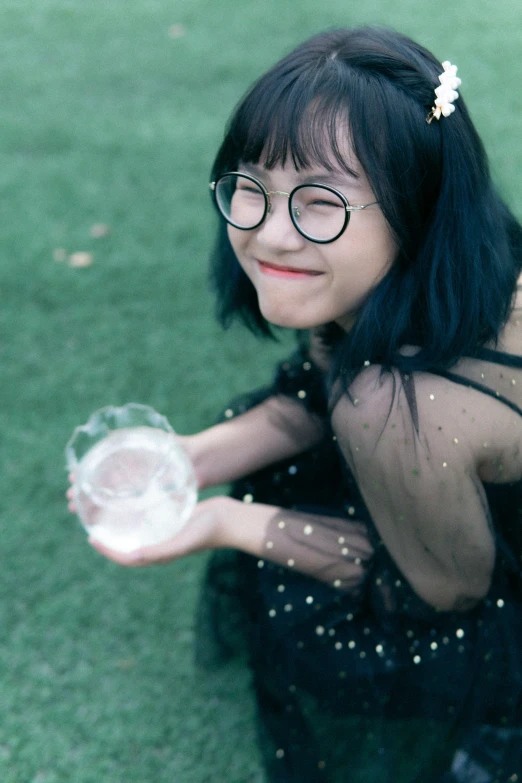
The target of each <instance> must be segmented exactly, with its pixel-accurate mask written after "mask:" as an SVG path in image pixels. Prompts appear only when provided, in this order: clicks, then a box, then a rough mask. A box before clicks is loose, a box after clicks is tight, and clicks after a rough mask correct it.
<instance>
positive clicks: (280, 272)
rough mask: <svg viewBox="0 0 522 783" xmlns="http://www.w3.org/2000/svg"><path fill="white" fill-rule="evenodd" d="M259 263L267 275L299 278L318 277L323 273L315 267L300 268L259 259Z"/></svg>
mask: <svg viewBox="0 0 522 783" xmlns="http://www.w3.org/2000/svg"><path fill="white" fill-rule="evenodd" d="M257 263H258V264H259V267H260V269H261V272H263V274H266V275H273V276H275V277H286V278H293V279H295V278H298V277H317V276H318V275H322V274H323V273H322V272H317V271H316V270H314V269H298V268H297V267H293V266H282V265H281V264H272V263H271V262H270V261H262V260H261V259H259V258H258V259H257Z"/></svg>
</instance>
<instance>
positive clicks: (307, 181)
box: [240, 162, 361, 187]
mask: <svg viewBox="0 0 522 783" xmlns="http://www.w3.org/2000/svg"><path fill="white" fill-rule="evenodd" d="M240 167H241V168H242V169H244V170H245V171H246V173H247V174H251V175H252V176H254V177H261V176H262V175H263V174H264V173H265V171H266V169H263V168H262V167H261V166H256V165H255V164H252V163H242V162H240ZM267 173H268V174H270V171H268V172H267ZM344 174H347V175H348V176H350V177H353V179H355V180H360V179H361V175H360V174H358V173H357V172H356V171H354V170H353V169H349V168H348V167H346V172H344V171H343V172H339V173H337V172H321V173H317V174H311V175H310V176H308V177H305V178H304V179H302V180H300V183H299V184H300V185H311V184H313V183H315V182H317V183H318V184H324V185H333V186H337V187H339V186H340V187H343V186H346V185H347V184H348V183H347V182H346V180H345V179H344V176H343V175H344Z"/></svg>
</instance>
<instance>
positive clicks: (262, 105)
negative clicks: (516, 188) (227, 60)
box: [211, 27, 522, 386]
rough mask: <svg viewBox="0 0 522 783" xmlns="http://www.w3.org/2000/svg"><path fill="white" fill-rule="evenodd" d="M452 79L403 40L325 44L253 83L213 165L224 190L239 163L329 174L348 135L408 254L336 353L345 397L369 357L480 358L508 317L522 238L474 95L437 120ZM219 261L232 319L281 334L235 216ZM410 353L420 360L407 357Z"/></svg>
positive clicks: (341, 37) (343, 36) (377, 36)
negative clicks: (265, 308)
mask: <svg viewBox="0 0 522 783" xmlns="http://www.w3.org/2000/svg"><path fill="white" fill-rule="evenodd" d="M441 72H442V67H441V64H440V63H439V62H438V60H437V59H436V58H435V57H434V56H433V55H432V54H430V52H428V51H427V50H426V49H424V48H423V47H422V46H419V45H418V44H416V43H415V42H414V41H412V40H410V39H409V38H406V37H405V36H403V35H400V34H398V33H396V32H394V31H392V30H388V29H384V28H375V27H362V28H354V29H338V30H330V31H327V32H324V33H320V34H319V35H316V36H314V37H313V38H310V39H309V40H307V41H305V42H304V43H303V44H301V45H300V46H298V47H297V48H296V49H295V50H294V51H293V52H291V53H290V54H289V55H287V56H286V57H284V58H283V59H282V60H281V61H280V62H278V63H277V64H276V65H275V66H274V67H273V68H271V69H270V70H269V71H268V72H267V73H266V74H264V75H263V76H262V77H261V78H260V79H259V80H258V81H257V82H256V83H255V84H254V85H253V87H252V88H251V89H250V90H249V92H248V93H247V94H246V95H245V97H244V98H243V99H242V100H241V102H240V103H239V105H238V106H237V107H236V109H235V111H234V113H233V115H232V118H231V120H230V122H229V125H228V128H227V131H226V134H225V138H224V141H223V143H222V145H221V148H220V149H219V151H218V154H217V157H216V160H215V162H214V166H213V169H212V179H213V180H215V179H217V177H218V176H219V175H220V174H223V173H224V172H225V171H231V170H236V169H237V167H238V165H239V164H240V162H243V163H258V162H260V161H261V162H262V165H263V166H265V167H266V168H267V169H271V168H273V167H274V166H276V165H278V164H280V165H285V164H286V163H288V164H289V165H290V164H292V165H293V166H295V167H296V169H298V170H299V169H302V168H305V167H309V166H312V165H314V164H315V165H317V164H318V165H320V166H322V167H325V168H331V161H332V158H333V160H335V161H336V163H337V164H338V165H339V166H341V167H343V168H346V163H345V162H344V160H343V156H342V153H341V150H340V149H339V145H338V138H339V137H338V130H339V127H346V128H347V133H348V135H349V140H350V141H351V144H352V147H353V149H354V152H355V155H356V157H357V159H358V160H359V162H360V164H361V166H362V167H363V169H364V171H365V173H366V175H367V177H368V179H369V182H370V184H371V185H372V188H373V191H374V193H375V197H376V199H378V200H379V203H380V206H381V209H382V211H383V214H384V216H385V218H386V220H387V221H388V224H389V225H390V227H391V230H392V232H393V234H394V236H395V239H396V242H397V245H398V248H399V250H398V257H397V260H396V262H395V263H394V264H393V265H392V267H391V268H390V270H389V271H388V273H387V274H386V276H385V277H384V278H383V279H382V280H381V281H380V282H379V283H378V284H377V286H376V287H375V288H374V289H373V290H372V291H371V292H370V294H369V295H368V297H367V299H366V301H365V303H364V304H363V306H362V307H361V309H360V311H359V313H358V316H357V319H356V322H355V325H354V327H353V328H352V330H351V331H350V332H349V333H348V334H346V335H345V336H344V337H343V339H342V340H341V341H340V344H339V345H338V349H337V353H336V355H337V361H336V368H337V373H339V372H340V373H341V375H342V377H343V379H344V382H345V385H346V386H347V385H348V383H349V382H350V380H351V379H353V378H354V377H355V375H356V374H357V372H359V370H360V369H362V367H363V364H364V362H365V361H367V360H369V361H371V362H372V363H379V364H381V365H382V366H383V367H397V368H398V369H400V370H401V371H404V372H409V371H413V370H429V369H431V368H433V369H434V368H447V367H449V366H451V365H452V364H454V363H455V361H456V360H457V359H458V358H459V357H461V356H475V355H478V354H479V353H480V348H481V347H482V346H484V345H485V344H486V343H492V344H495V342H496V340H497V339H498V335H499V332H500V330H501V328H502V326H503V325H504V323H505V322H506V320H507V317H508V315H509V311H510V308H511V304H512V298H513V293H514V290H515V287H516V281H517V277H518V275H519V273H520V270H521V266H522V228H521V227H520V225H519V224H518V222H517V221H516V219H515V218H514V217H513V215H512V214H511V213H510V212H509V210H508V209H507V207H506V206H505V205H504V203H503V202H502V200H501V199H500V197H499V196H498V195H497V193H496V191H495V189H494V187H493V184H492V181H491V178H490V175H489V167H488V162H487V157H486V154H485V152H484V149H483V146H482V143H481V141H480V138H479V136H478V134H477V132H476V130H475V128H474V126H473V123H472V122H471V119H470V117H469V114H468V111H467V109H466V106H465V103H464V101H463V99H462V97H460V98H459V99H458V100H457V101H456V102H455V112H454V113H453V114H452V115H451V116H450V117H448V118H444V117H443V118H441V120H440V121H437V120H434V121H433V122H432V123H431V124H428V123H427V122H426V117H427V115H428V113H429V111H430V109H431V107H432V105H433V103H434V89H435V87H437V86H438V85H439V81H438V75H439V74H440V73H441ZM325 138H326V139H327V143H326V144H325ZM347 230H348V231H349V230H350V228H349V227H348V229H347ZM211 261H212V264H211V279H212V283H213V286H214V288H215V290H216V293H217V300H218V318H219V320H220V322H221V323H222V324H223V325H224V326H228V325H229V324H230V323H231V321H232V320H233V319H234V317H236V316H239V317H240V318H241V319H242V320H243V321H244V322H245V323H246V324H247V326H248V327H249V328H250V329H251V330H252V331H254V332H255V333H258V334H261V335H266V336H270V335H272V332H271V329H270V326H269V325H268V323H267V322H266V320H265V319H264V318H263V316H262V314H261V313H260V310H259V307H258V303H257V296H256V292H255V289H254V287H253V285H252V284H251V282H250V281H249V279H248V278H247V276H246V275H245V273H244V272H243V270H242V269H241V267H240V265H239V263H238V261H237V259H236V257H235V255H234V252H233V250H232V247H231V245H230V242H229V240H228V236H227V231H226V224H225V222H224V220H223V219H221V221H220V226H219V231H218V237H217V241H216V245H215V248H214V252H213V256H212V260H211ZM405 344H410V345H415V346H419V347H420V350H419V351H418V352H417V353H416V354H415V355H414V356H411V355H410V356H405V355H404V354H403V353H402V352H401V350H400V349H401V347H402V346H404V345H405Z"/></svg>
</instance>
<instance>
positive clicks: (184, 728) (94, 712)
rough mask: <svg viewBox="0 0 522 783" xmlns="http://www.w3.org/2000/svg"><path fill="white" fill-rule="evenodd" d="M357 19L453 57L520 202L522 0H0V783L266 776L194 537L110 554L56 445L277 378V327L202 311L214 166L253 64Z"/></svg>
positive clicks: (184, 426) (242, 780)
mask: <svg viewBox="0 0 522 783" xmlns="http://www.w3.org/2000/svg"><path fill="white" fill-rule="evenodd" d="M361 22H369V23H383V24H389V25H392V26H394V27H395V28H397V29H399V30H401V31H403V32H406V33H407V34H410V35H412V36H413V37H415V38H417V39H418V40H420V42H422V43H424V44H426V45H427V46H428V47H430V48H432V49H433V50H434V51H435V53H436V54H437V55H438V56H439V57H440V58H441V59H450V60H451V61H452V62H456V63H457V64H458V66H459V75H460V76H462V79H463V86H462V92H463V94H465V95H466V97H467V100H468V103H469V106H470V109H471V112H472V114H473V116H474V117H475V119H476V122H477V125H478V127H479V129H480V131H481V132H482V134H483V136H484V139H485V141H486V146H487V147H488V149H489V152H490V156H491V159H492V163H493V168H494V172H495V175H496V178H497V181H498V182H499V185H500V187H501V190H502V191H503V192H504V193H505V194H506V195H507V197H508V199H509V200H510V202H511V203H512V205H513V206H514V208H515V211H516V212H517V214H518V215H519V216H520V215H521V214H522V191H521V189H520V177H519V172H520V170H521V163H522V145H521V143H520V138H521V133H520V111H521V108H522V105H521V103H522V101H521V97H520V95H521V93H520V87H519V85H520V83H521V82H522V66H521V61H520V57H519V55H520V30H521V29H522V6H521V5H520V4H519V3H518V2H514V1H513V0H497V2H495V3H491V2H486V0H463V1H462V2H460V3H459V4H455V3H449V2H439V3H437V4H425V3H422V2H420V1H419V0H368V1H367V2H365V3H355V2H353V1H352V2H347V1H346V0H323V2H321V3H320V4H318V3H317V2H316V0H300V2H299V3H296V2H295V0H265V1H264V2H262V3H259V2H250V0H244V1H243V2H237V0H235V2H233V1H232V0H219V1H216V0H178V2H176V3H173V2H168V0H105V2H103V3H102V2H97V0H91V2H87V1H86V0H1V1H0V192H1V198H0V295H1V307H0V373H1V375H0V378H1V381H0V467H1V469H0V526H1V537H0V553H1V555H0V557H1V561H0V566H1V567H0V671H1V675H2V676H1V690H0V704H1V712H0V783H119V782H120V781H121V782H122V783H123V781H125V783H167V781H168V782H169V783H173V782H174V781H175V782H176V783H205V782H206V781H209V783H210V782H212V783H215V782H216V781H217V782H218V783H219V782H220V781H231V782H232V783H247V782H250V783H260V781H262V779H263V778H262V774H261V772H260V766H259V762H258V757H257V753H256V749H255V740H254V726H253V705H252V699H251V695H250V691H249V688H248V677H247V674H246V672H245V671H244V669H243V668H242V667H239V666H236V665H235V664H231V665H230V666H228V668H225V669H224V670H222V671H220V672H214V673H213V674H212V675H204V676H203V675H202V674H201V672H199V671H197V670H196V669H195V667H194V664H193V659H192V642H193V636H194V616H195V615H194V609H195V605H196V599H197V593H198V587H199V583H200V579H201V575H202V571H203V568H204V564H205V559H206V556H205V555H200V556H196V557H192V558H189V559H186V560H184V561H181V562H177V563H173V564H170V565H168V566H165V567H158V568H151V569H149V570H140V571H135V570H131V571H126V570H124V569H120V568H118V567H117V566H115V565H114V564H112V563H109V562H106V561H104V560H103V559H101V558H100V557H99V556H98V555H97V554H96V553H95V552H93V551H91V549H90V548H89V547H88V546H87V545H86V543H85V537H84V534H83V532H82V530H81V528H80V526H79V524H78V523H77V521H76V520H75V519H74V518H73V517H71V516H70V515H69V514H68V512H67V510H66V504H65V500H64V491H65V488H66V475H65V471H64V460H63V448H64V445H65V442H66V440H67V438H68V436H69V434H70V432H71V430H72V429H73V427H74V426H75V425H77V424H80V423H83V422H84V421H85V420H86V418H87V417H88V415H89V414H90V413H91V412H92V411H93V410H95V409H96V408H99V407H101V406H104V405H107V404H121V403H124V402H127V401H130V400H134V401H138V402H143V403H147V404H149V405H153V406H154V407H155V408H157V409H158V410H160V411H161V412H162V413H164V414H165V415H167V416H168V417H169V419H170V420H171V422H172V424H173V426H174V427H175V428H176V429H178V430H179V431H180V432H191V431H195V430H196V429H198V428H201V427H204V426H206V425H208V424H210V423H211V422H212V421H213V419H214V417H215V416H216V414H217V412H218V411H219V410H220V408H221V407H222V406H223V405H224V404H225V403H226V401H227V399H228V398H229V397H230V396H231V395H233V394H235V393H237V392H239V391H243V390H246V389H248V388H251V387H254V386H256V385H259V384H260V383H264V382H265V381H267V380H268V379H269V377H270V373H271V369H270V368H271V364H272V362H273V360H274V359H275V357H278V356H280V355H282V354H283V353H284V352H285V350H287V349H286V347H285V345H271V344H264V345H262V346H259V345H258V343H257V342H256V341H255V340H254V338H252V337H249V336H248V335H247V334H246V333H245V331H244V330H242V329H240V328H239V327H238V328H234V329H233V330H232V331H231V332H229V333H227V334H225V335H223V334H222V333H221V332H220V331H219V330H218V328H217V326H216V325H215V323H214V318H213V303H212V298H211V295H210V293H209V291H208V286H207V282H206V264H207V256H208V252H209V248H210V244H211V237H212V234H213V230H214V225H215V224H214V217H213V215H212V212H211V209H210V206H209V197H208V192H207V182H208V172H209V168H210V165H211V162H212V158H213V154H214V152H215V150H216V148H217V145H218V144H219V141H220V138H221V135H222V129H223V125H224V122H225V120H226V118H227V116H228V114H229V111H230V110H231V109H232V107H233V105H234V104H235V103H236V101H237V100H238V98H239V97H240V95H241V94H242V93H243V91H244V90H245V89H246V87H247V86H248V84H249V83H250V82H251V81H252V80H253V79H254V78H255V77H256V76H257V75H259V74H260V73H261V72H262V71H263V70H264V69H265V68H266V67H267V66H268V65H270V64H271V63H272V62H273V61H275V60H276V59H277V58H278V57H279V56H280V55H282V54H283V53H284V52H286V51H288V50H289V49H290V48H291V47H292V46H294V45H295V44H296V43H298V42H299V41H300V40H302V39H303V38H305V37H306V36H308V35H310V34H312V33H313V32H316V31H318V30H320V29H324V28H326V27H330V26H336V25H351V24H356V23H361ZM98 224H103V225H104V226H107V227H108V232H103V231H101V232H100V231H98V232H97V233H102V234H103V233H104V235H103V236H93V226H95V225H98ZM94 233H96V230H95V231H94ZM80 251H81V252H84V253H89V254H91V255H90V257H88V258H87V260H88V261H91V260H92V263H90V264H89V265H87V266H84V267H74V266H71V264H70V257H71V255H72V254H73V253H75V252H80Z"/></svg>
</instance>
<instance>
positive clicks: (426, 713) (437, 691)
mask: <svg viewBox="0 0 522 783" xmlns="http://www.w3.org/2000/svg"><path fill="white" fill-rule="evenodd" d="M519 315H520V318H521V320H520V322H519V320H518V316H519ZM521 354H522V314H521V313H520V311H519V310H514V312H513V315H512V318H511V320H510V322H509V323H508V325H507V327H506V330H505V333H504V335H503V339H502V342H501V343H500V344H499V350H496V351H492V350H486V349H484V351H483V352H482V353H481V355H480V358H474V359H462V360H461V361H460V362H459V363H458V365H457V366H455V367H454V368H453V369H452V371H451V372H440V373H418V374H414V375H413V376H411V377H407V376H401V375H400V374H399V373H398V372H396V371H394V370H387V371H383V369H382V368H381V367H376V366H371V365H370V366H368V367H365V368H364V369H363V371H362V372H361V374H360V375H359V376H358V378H357V379H356V381H355V383H354V385H353V387H352V389H351V399H349V398H348V397H347V396H346V395H342V396H340V397H339V399H338V401H337V402H336V404H335V405H334V406H333V410H330V412H329V413H327V406H326V400H325V394H324V391H323V384H324V374H323V370H322V368H321V367H320V366H318V364H319V365H320V364H321V362H319V363H318V364H316V363H314V359H313V351H312V352H308V353H307V352H306V351H304V350H301V351H299V352H298V353H297V354H296V355H294V356H293V357H292V359H291V360H289V361H288V362H285V363H284V364H283V365H282V366H281V367H280V368H279V369H278V372H277V376H276V380H275V383H274V385H273V386H272V387H271V388H270V389H267V390H264V391H261V392H258V393H255V394H253V395H251V396H250V397H248V398H245V399H242V400H237V401H236V402H235V403H234V404H233V405H232V406H230V408H229V409H227V412H226V415H227V417H230V416H232V415H239V414H241V412H243V411H244V410H246V409H247V408H248V407H251V406H252V405H256V404H258V403H259V402H260V401H261V400H262V399H264V398H265V397H266V396H267V395H269V394H285V395H289V396H292V397H294V398H295V399H296V400H299V401H300V402H301V403H302V404H304V405H307V406H308V407H309V409H310V410H311V411H313V412H314V414H315V415H321V416H322V417H323V419H324V432H325V437H324V441H323V443H322V444H321V445H320V447H318V448H317V449H315V450H314V451H313V452H310V453H306V454H303V455H301V456H300V457H298V458H296V459H294V460H292V461H289V462H284V463H278V464H277V465H273V466H271V467H270V468H269V469H265V470H263V471H260V472H259V473H257V474H255V475H252V476H249V477H247V478H246V479H244V480H242V481H240V482H237V483H236V485H235V486H234V487H233V494H234V496H235V497H237V498H239V499H243V500H244V502H246V503H248V502H252V501H255V502H264V503H269V504H272V505H277V506H278V507H280V508H281V512H280V513H278V514H277V515H276V517H274V519H273V521H272V522H271V524H270V526H269V530H268V533H267V537H266V541H265V545H266V557H263V558H262V559H257V558H253V557H251V556H249V555H245V554H243V553H239V552H234V551H228V550H227V551H220V552H217V553H215V554H214V555H213V557H212V558H211V560H210V564H209V568H208V572H207V579H206V583H205V585H204V589H203V591H202V599H201V604H200V617H199V622H198V624H197V625H198V630H199V639H198V651H199V657H200V661H201V662H203V663H205V662H208V661H209V660H210V659H212V658H213V659H214V662H215V660H218V659H219V660H225V659H226V658H227V657H229V656H231V655H233V654H234V653H235V652H236V650H237V649H239V646H240V642H246V649H247V652H248V661H249V665H250V667H251V670H252V677H253V686H254V688H255V692H256V696H257V703H258V715H259V742H260V747H261V750H262V754H263V759H264V762H265V766H266V770H267V779H268V780H270V781H273V782H276V781H277V782H278V783H279V782H281V783H315V781H330V782H331V783H337V782H339V783H341V782H342V783H362V782H363V781H364V783H368V781H379V783H430V782H432V783H464V782H466V783H508V782H509V783H514V782H515V781H521V783H522V578H521V558H522V526H521V523H522V478H521V477H522V448H521V447H522V359H520V358H519V357H520V356H521ZM303 514H304V516H303Z"/></svg>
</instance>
